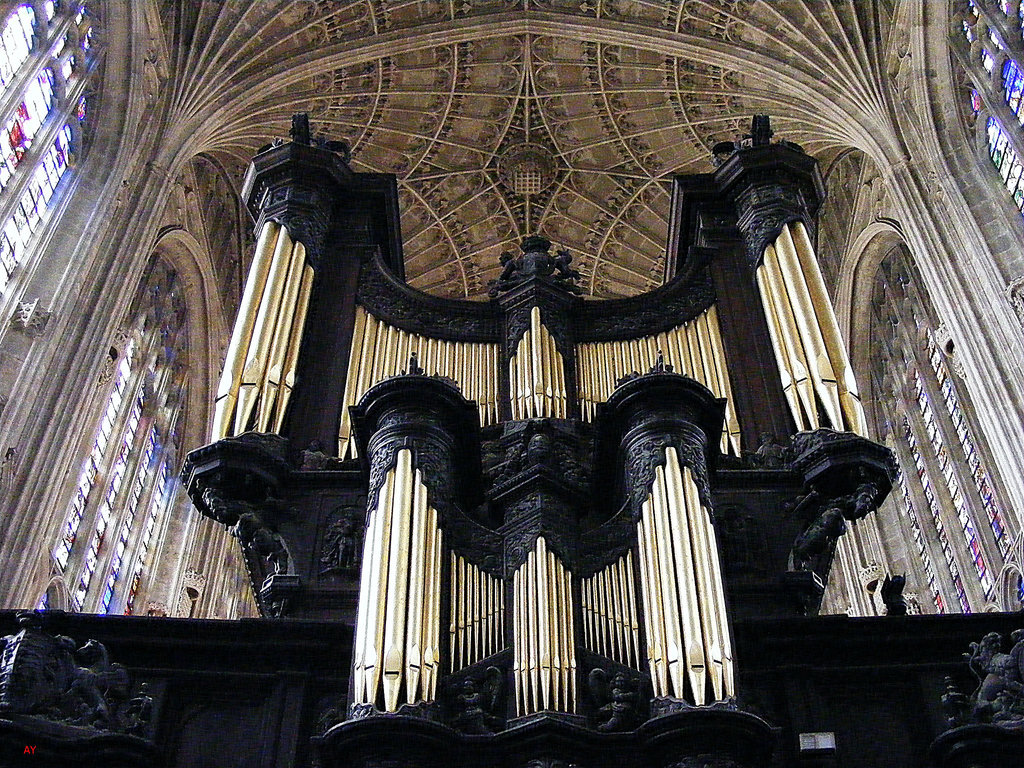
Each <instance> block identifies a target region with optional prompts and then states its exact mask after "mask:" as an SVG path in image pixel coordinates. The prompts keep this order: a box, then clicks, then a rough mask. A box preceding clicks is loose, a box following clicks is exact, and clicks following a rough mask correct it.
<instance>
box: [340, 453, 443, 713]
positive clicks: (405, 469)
mask: <svg viewBox="0 0 1024 768" xmlns="http://www.w3.org/2000/svg"><path fill="white" fill-rule="evenodd" d="M428 495H429V494H428V490H427V487H426V485H424V483H423V476H422V473H421V472H420V470H419V469H414V467H413V459H412V451H410V450H409V449H408V448H403V449H402V450H400V451H398V454H397V461H396V464H395V467H394V468H393V469H389V470H388V471H387V474H386V475H385V478H384V483H383V485H382V486H381V489H380V491H378V494H377V499H376V504H374V505H373V507H372V509H371V511H370V514H369V517H368V520H367V526H366V527H367V536H366V544H365V547H364V550H363V562H364V563H365V566H364V568H363V572H362V580H361V583H360V589H359V615H358V618H357V620H356V637H355V645H354V648H355V650H354V660H353V672H354V678H355V691H356V693H355V697H356V698H355V700H356V702H357V703H369V704H375V705H380V706H381V708H382V709H384V710H385V711H387V712H394V711H396V710H397V709H398V705H399V702H400V701H401V702H402V703H407V704H416V703H417V702H420V701H428V700H431V699H433V698H434V696H435V695H436V692H437V680H438V664H439V662H440V658H441V657H440V632H439V631H438V628H439V622H440V616H441V610H440V596H441V562H442V560H443V552H444V535H443V533H442V531H441V529H440V528H439V526H438V522H437V510H436V509H434V507H433V506H431V505H430V502H429V500H428Z"/></svg>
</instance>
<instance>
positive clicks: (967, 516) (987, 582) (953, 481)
mask: <svg viewBox="0 0 1024 768" xmlns="http://www.w3.org/2000/svg"><path fill="white" fill-rule="evenodd" d="M914 388H915V390H916V392H917V403H918V406H919V407H920V409H921V418H922V420H923V421H924V426H925V431H926V433H927V434H928V439H929V441H930V442H931V445H932V449H933V451H934V453H935V459H936V462H937V464H938V466H939V469H940V471H941V473H942V478H943V480H944V481H945V485H946V487H947V489H948V490H949V496H950V498H951V500H952V501H953V507H954V509H955V510H956V515H957V518H958V520H959V521H960V527H961V528H962V530H963V536H964V541H965V543H966V544H967V549H968V552H969V553H970V556H971V559H972V560H973V561H974V567H975V570H976V571H977V573H978V580H979V581H980V582H981V586H982V589H984V591H985V594H986V595H988V596H989V597H991V596H992V593H993V592H994V590H995V580H994V579H993V578H992V574H991V573H990V572H989V569H988V567H987V565H986V563H985V557H984V555H983V554H982V550H981V543H980V542H979V540H978V532H977V529H976V528H975V524H974V519H973V517H972V515H971V513H970V510H969V509H968V506H967V502H966V499H965V498H964V495H963V492H962V491H961V489H960V482H959V480H958V479H957V474H956V470H955V466H954V462H953V461H952V460H951V459H950V456H949V452H948V451H947V449H946V445H945V442H944V440H943V437H942V432H941V430H940V429H939V428H938V425H937V424H936V420H935V412H934V410H933V409H932V405H931V401H930V399H929V398H928V394H927V393H926V392H925V389H924V384H923V383H922V381H921V375H920V373H919V372H917V371H915V372H914Z"/></svg>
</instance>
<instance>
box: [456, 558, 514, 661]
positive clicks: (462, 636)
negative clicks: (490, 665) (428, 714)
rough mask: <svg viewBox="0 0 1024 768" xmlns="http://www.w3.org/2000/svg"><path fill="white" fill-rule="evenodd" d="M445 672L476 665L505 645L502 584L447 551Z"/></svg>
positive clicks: (496, 578)
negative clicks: (448, 594) (448, 588)
mask: <svg viewBox="0 0 1024 768" xmlns="http://www.w3.org/2000/svg"><path fill="white" fill-rule="evenodd" d="M448 573H449V581H450V582H451V603H450V605H451V611H450V612H451V618H450V620H449V627H450V629H449V642H448V647H449V649H450V652H449V661H450V667H449V671H451V672H454V671H455V670H457V669H462V668H463V667H468V666H470V665H472V664H476V663H477V662H479V661H482V660H483V659H486V658H487V657H489V656H493V655H494V654H496V653H497V652H498V651H500V650H501V649H502V648H503V647H504V646H505V595H504V591H505V590H504V584H503V582H502V580H501V579H500V578H498V577H497V576H492V575H491V574H489V573H487V572H486V571H483V570H481V569H480V567H479V566H478V565H475V564H473V563H471V562H470V561H469V560H467V559H466V558H464V557H462V556H461V555H459V554H457V553H455V552H452V553H451V570H449V572H448Z"/></svg>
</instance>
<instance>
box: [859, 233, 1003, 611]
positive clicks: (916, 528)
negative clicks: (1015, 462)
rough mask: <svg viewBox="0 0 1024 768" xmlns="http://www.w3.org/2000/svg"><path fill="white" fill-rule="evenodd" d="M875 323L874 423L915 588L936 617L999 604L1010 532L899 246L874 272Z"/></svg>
mask: <svg viewBox="0 0 1024 768" xmlns="http://www.w3.org/2000/svg"><path fill="white" fill-rule="evenodd" d="M872 322H873V325H874V333H873V334H872V336H873V338H877V339H879V340H880V342H881V351H882V354H881V355H880V358H879V362H880V363H881V365H880V366H878V367H876V369H875V370H874V372H873V386H874V387H875V388H876V390H877V391H878V392H879V393H880V397H879V398H877V400H878V403H879V405H878V406H877V408H878V409H879V411H877V412H876V414H877V418H876V421H877V423H878V424H879V431H880V432H881V433H882V434H883V436H884V438H885V440H886V442H887V443H888V444H889V445H890V447H892V448H893V449H894V452H895V453H896V455H897V458H898V459H899V463H900V469H901V473H900V478H899V483H898V486H899V491H900V493H899V494H894V501H893V503H895V504H897V505H900V506H902V507H903V510H902V511H901V513H900V514H898V515H897V516H896V517H897V518H898V520H899V521H900V524H901V525H903V526H905V527H906V530H904V531H901V532H900V535H902V536H904V537H905V538H909V539H911V540H913V542H914V548H913V550H912V552H913V554H916V555H917V560H916V562H915V563H913V568H912V570H913V572H914V573H915V576H916V581H917V582H918V584H917V586H918V587H919V588H921V590H922V592H924V593H927V594H929V595H930V597H931V601H932V603H933V605H934V609H935V610H936V611H937V612H946V611H950V610H959V611H962V612H964V613H970V612H972V611H980V610H983V609H984V608H985V607H986V606H987V605H989V604H991V603H992V602H994V601H995V600H996V597H997V595H996V592H997V578H996V577H997V575H998V573H999V570H1000V568H1001V567H1002V565H1003V564H1004V562H1005V561H1006V559H1007V558H1008V557H1009V554H1010V534H1009V532H1008V530H1007V525H1006V520H1005V515H1004V513H1003V506H1002V503H1001V502H1000V500H999V498H998V495H997V493H996V490H995V488H996V483H995V480H994V478H993V477H992V476H991V475H990V474H989V472H988V470H987V463H986V461H985V458H984V456H983V455H982V452H981V447H980V444H979V442H978V440H977V439H976V437H975V430H974V428H973V427H972V415H971V404H970V397H969V393H968V392H967V391H966V389H965V387H964V384H963V381H962V380H961V379H960V377H959V376H958V374H957V373H956V370H955V366H954V364H953V361H954V360H955V346H954V344H953V342H952V341H951V340H949V339H946V338H944V337H943V332H942V328H941V326H940V324H939V323H938V322H937V318H936V314H935V311H934V309H933V307H932V305H931V302H930V301H929V299H928V296H927V294H926V292H925V291H924V288H923V285H922V282H921V280H920V276H919V275H918V273H917V271H916V268H915V267H914V265H913V263H912V261H911V259H910V257H909V254H908V253H907V252H906V251H905V249H903V248H902V247H899V248H896V249H894V250H893V251H892V252H891V253H890V254H889V255H888V256H887V257H886V259H885V260H884V261H883V263H882V265H881V266H880V268H879V272H878V277H877V282H876V286H875V293H874V296H873V318H872ZM890 395H891V396H890Z"/></svg>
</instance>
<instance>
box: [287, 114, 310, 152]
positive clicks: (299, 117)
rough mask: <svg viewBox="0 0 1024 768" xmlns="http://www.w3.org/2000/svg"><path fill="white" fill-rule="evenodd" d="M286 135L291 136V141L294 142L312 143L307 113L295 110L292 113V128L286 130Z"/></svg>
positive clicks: (306, 144)
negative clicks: (295, 111)
mask: <svg viewBox="0 0 1024 768" xmlns="http://www.w3.org/2000/svg"><path fill="white" fill-rule="evenodd" d="M288 135H289V136H291V137H292V141H294V142H295V143H296V144H304V145H305V146H307V147H308V146H309V145H310V144H312V143H313V139H312V135H311V134H310V131H309V115H308V114H307V113H305V112H297V113H295V114H294V115H292V129H291V130H290V131H289V132H288Z"/></svg>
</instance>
